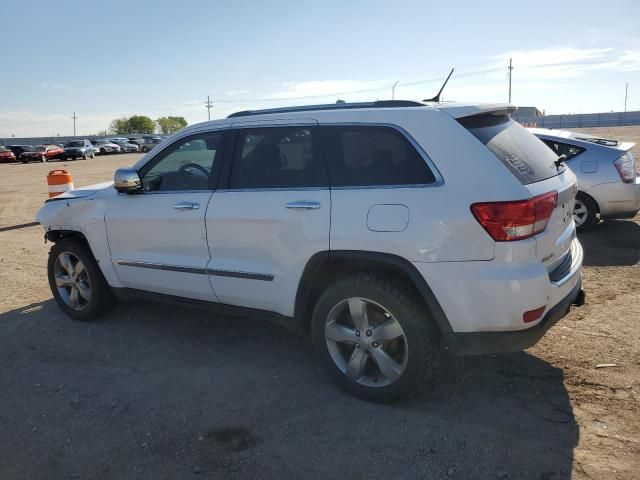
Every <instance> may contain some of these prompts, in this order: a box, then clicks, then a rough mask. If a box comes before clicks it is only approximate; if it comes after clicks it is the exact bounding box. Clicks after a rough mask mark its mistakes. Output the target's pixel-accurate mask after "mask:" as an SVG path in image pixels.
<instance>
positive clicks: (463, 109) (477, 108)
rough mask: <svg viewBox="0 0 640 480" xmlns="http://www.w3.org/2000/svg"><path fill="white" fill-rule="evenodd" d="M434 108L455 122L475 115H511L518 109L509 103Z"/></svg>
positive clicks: (443, 105)
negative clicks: (449, 116) (446, 114)
mask: <svg viewBox="0 0 640 480" xmlns="http://www.w3.org/2000/svg"><path fill="white" fill-rule="evenodd" d="M436 108H438V110H441V111H443V112H445V113H448V114H449V115H451V116H452V117H453V118H455V119H456V120H458V119H460V118H465V117H473V116H476V115H492V116H498V117H499V116H504V115H511V114H512V113H513V112H515V111H516V110H518V107H516V106H515V105H511V104H509V103H493V104H486V105H455V104H453V105H450V106H448V105H446V104H440V105H438V106H437V107H436Z"/></svg>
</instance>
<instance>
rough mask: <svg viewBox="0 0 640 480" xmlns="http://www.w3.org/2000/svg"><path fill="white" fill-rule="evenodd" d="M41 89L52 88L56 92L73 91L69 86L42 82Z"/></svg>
mask: <svg viewBox="0 0 640 480" xmlns="http://www.w3.org/2000/svg"><path fill="white" fill-rule="evenodd" d="M40 87H41V88H51V89H54V90H71V87H70V86H69V85H64V84H61V83H49V82H42V83H41V84H40Z"/></svg>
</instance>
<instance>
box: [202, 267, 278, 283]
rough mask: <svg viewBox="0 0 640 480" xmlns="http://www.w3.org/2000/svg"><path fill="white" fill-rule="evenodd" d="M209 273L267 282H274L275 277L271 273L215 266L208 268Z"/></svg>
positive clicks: (217, 275)
mask: <svg viewBox="0 0 640 480" xmlns="http://www.w3.org/2000/svg"><path fill="white" fill-rule="evenodd" d="M207 274H208V275H213V276H216V277H232V278H244V279H247V280H262V281H265V282H273V278H274V276H273V275H271V274H270V273H255V272H240V271H237V270H218V269H215V268H208V269H207Z"/></svg>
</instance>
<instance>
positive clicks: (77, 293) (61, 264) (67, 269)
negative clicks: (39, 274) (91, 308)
mask: <svg viewBox="0 0 640 480" xmlns="http://www.w3.org/2000/svg"><path fill="white" fill-rule="evenodd" d="M53 274H54V277H55V283H56V288H57V289H58V294H59V295H60V298H61V299H62V301H63V302H64V303H65V304H66V305H67V306H68V307H70V308H72V309H74V310H83V309H84V308H86V307H87V305H88V304H89V301H90V300H91V282H90V281H89V275H88V273H87V270H86V268H85V266H84V264H83V263H82V261H81V260H80V259H79V258H78V257H76V256H75V255H74V254H73V253H70V252H62V253H60V254H59V255H58V257H57V258H56V261H55V264H54V267H53Z"/></svg>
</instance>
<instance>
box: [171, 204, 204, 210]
mask: <svg viewBox="0 0 640 480" xmlns="http://www.w3.org/2000/svg"><path fill="white" fill-rule="evenodd" d="M173 208H175V209H176V210H197V209H199V208H200V204H199V203H195V202H178V203H174V204H173Z"/></svg>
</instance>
